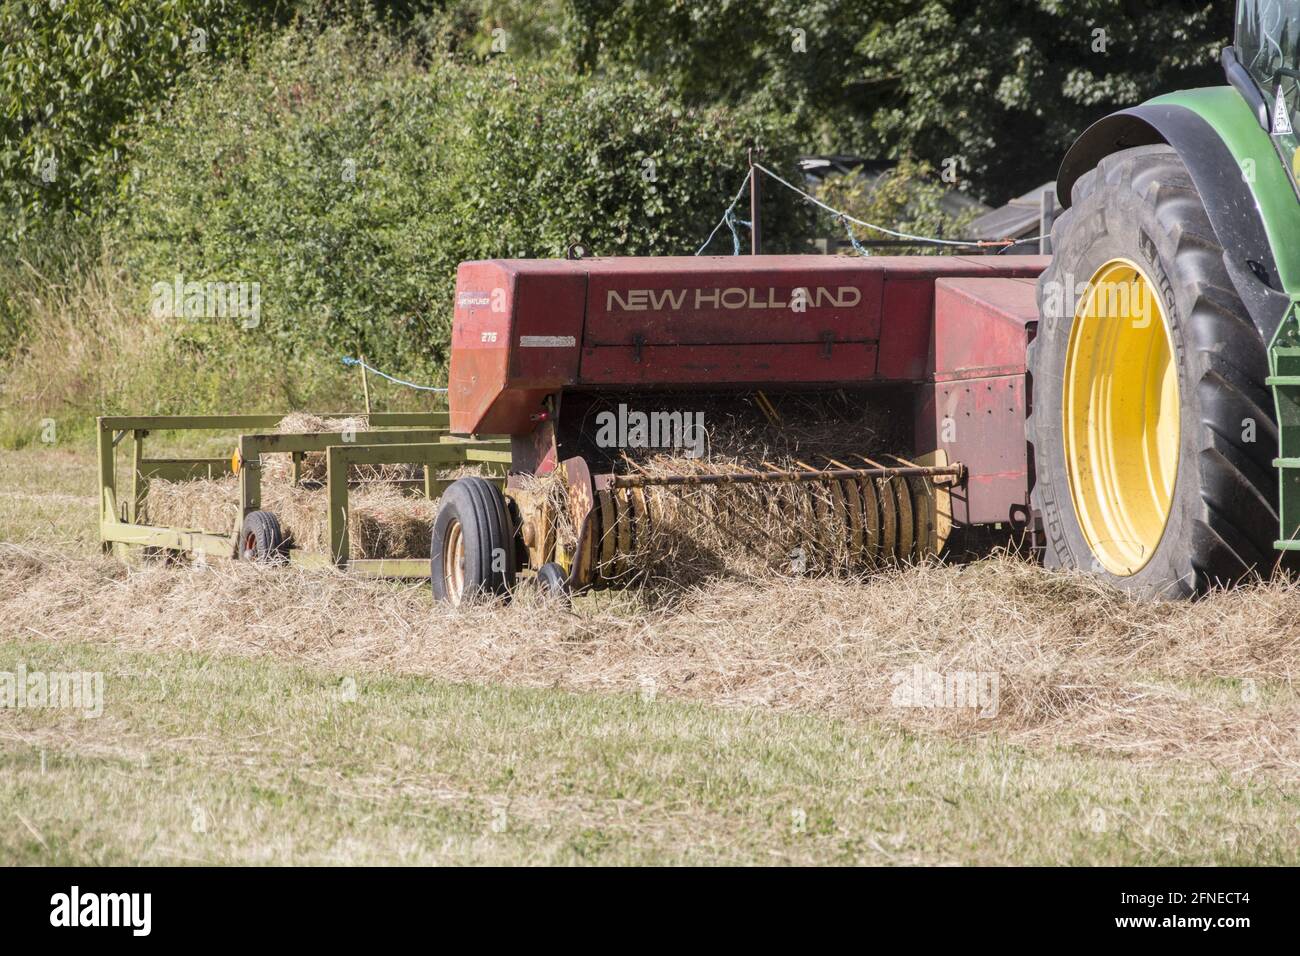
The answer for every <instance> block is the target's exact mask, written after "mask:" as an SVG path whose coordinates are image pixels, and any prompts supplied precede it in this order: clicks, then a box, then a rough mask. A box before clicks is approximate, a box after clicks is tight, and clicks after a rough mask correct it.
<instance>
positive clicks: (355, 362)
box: [342, 355, 447, 392]
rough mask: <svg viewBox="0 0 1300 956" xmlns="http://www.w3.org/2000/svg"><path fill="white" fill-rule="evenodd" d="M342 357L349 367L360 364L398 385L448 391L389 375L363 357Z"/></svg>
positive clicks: (424, 390) (421, 389) (426, 390)
mask: <svg viewBox="0 0 1300 956" xmlns="http://www.w3.org/2000/svg"><path fill="white" fill-rule="evenodd" d="M342 358H343V364H344V365H346V366H348V367H349V368H351V367H353V366H356V365H360V366H361V367H362V368H363V369H365V370H366V371H367V372H374V373H375V374H376V375H378V376H379V377H380V378H386V379H388V380H389V381H390V382H394V383H396V384H398V385H405V386H406V387H407V388H418V389H419V390H420V391H422V392H445V391H447V390H446V389H445V388H434V387H433V386H432V385H416V384H415V383H414V382H406V381H403V380H402V379H400V378H394V377H393V376H391V375H389V374H388V373H387V372H381V371H379V369H377V368H375V367H374V366H372V365H367V364H366V363H365V362H363V361H361V359H355V358H353V357H352V356H351V355H344V356H343V357H342Z"/></svg>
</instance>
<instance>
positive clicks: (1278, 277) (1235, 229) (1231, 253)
mask: <svg viewBox="0 0 1300 956" xmlns="http://www.w3.org/2000/svg"><path fill="white" fill-rule="evenodd" d="M1198 94H1211V95H1213V98H1211V99H1209V100H1208V101H1207V102H1206V103H1205V104H1204V105H1205V107H1206V108H1205V109H1201V108H1199V107H1200V106H1201V105H1202V104H1201V101H1199V100H1198V99H1197V96H1198ZM1219 94H1228V95H1229V96H1230V97H1231V98H1232V99H1234V100H1235V101H1236V103H1237V104H1240V109H1241V111H1242V112H1244V113H1245V116H1246V120H1247V122H1249V123H1250V124H1253V127H1254V131H1255V132H1256V133H1258V134H1259V135H1258V136H1251V135H1250V133H1249V132H1248V131H1246V130H1244V129H1243V128H1242V127H1241V124H1240V117H1236V116H1231V117H1229V118H1230V119H1231V120H1234V121H1236V128H1235V129H1234V130H1233V132H1234V133H1235V134H1236V138H1237V148H1236V150H1234V149H1233V148H1230V147H1229V144H1228V142H1226V141H1225V137H1224V135H1222V134H1221V132H1220V130H1219V128H1216V125H1214V124H1212V123H1211V122H1210V120H1209V119H1208V118H1207V116H1208V115H1214V114H1215V113H1216V112H1217V113H1223V112H1225V111H1227V112H1229V113H1231V112H1232V111H1233V106H1232V105H1231V104H1230V103H1228V102H1227V101H1225V100H1224V98H1223V97H1222V96H1221V95H1219ZM1167 100H1181V101H1182V102H1168V101H1167ZM1243 140H1244V141H1245V143H1246V146H1245V147H1244V148H1243V145H1242V141H1243ZM1158 143H1165V144H1167V145H1169V146H1171V147H1173V148H1174V149H1175V150H1176V151H1177V152H1178V155H1179V157H1180V158H1181V159H1182V160H1183V162H1184V164H1185V165H1186V166H1187V171H1188V173H1190V175H1191V177H1192V182H1193V183H1194V184H1195V185H1196V189H1197V191H1198V192H1199V193H1200V194H1201V198H1202V200H1203V201H1204V203H1205V208H1206V211H1207V212H1208V213H1209V217H1210V224H1211V226H1213V228H1214V232H1215V235H1216V236H1217V237H1218V240H1219V243H1220V244H1221V245H1222V246H1223V250H1224V253H1223V259H1224V264H1225V265H1226V266H1227V270H1228V276H1229V278H1230V279H1231V280H1232V283H1233V285H1234V286H1235V287H1236V290H1237V293H1238V295H1240V296H1241V299H1242V301H1243V302H1244V303H1245V305H1246V308H1247V310H1248V311H1249V313H1250V317H1251V321H1252V322H1253V323H1254V324H1255V327H1256V328H1257V329H1258V330H1259V333H1260V335H1261V336H1263V338H1264V341H1265V342H1266V343H1267V342H1269V341H1271V340H1272V338H1273V334H1274V332H1276V331H1277V327H1278V325H1279V323H1280V322H1281V321H1282V319H1283V318H1284V316H1285V315H1286V311H1287V309H1288V308H1289V306H1290V304H1291V295H1290V294H1288V293H1289V292H1295V293H1300V287H1296V286H1291V287H1290V288H1289V282H1288V280H1290V281H1291V282H1296V283H1298V284H1300V275H1296V276H1295V278H1292V276H1289V275H1285V274H1284V273H1283V272H1282V271H1280V270H1279V262H1278V259H1279V257H1278V256H1276V255H1274V245H1273V243H1272V242H1271V241H1270V235H1269V234H1270V228H1269V226H1270V225H1272V226H1273V230H1272V231H1273V234H1274V236H1277V235H1278V234H1279V232H1280V233H1282V234H1287V233H1288V232H1289V234H1290V235H1292V236H1296V235H1300V202H1297V201H1296V197H1295V193H1294V191H1293V190H1292V187H1291V182H1290V179H1289V177H1288V176H1287V174H1286V172H1285V170H1284V169H1283V167H1282V162H1281V160H1280V158H1279V157H1278V154H1277V152H1276V150H1274V149H1273V146H1272V143H1271V142H1270V141H1269V136H1268V134H1267V133H1265V132H1264V131H1263V130H1262V129H1260V127H1259V125H1258V121H1257V120H1256V119H1255V117H1254V115H1253V114H1251V112H1250V108H1249V107H1248V106H1247V105H1246V103H1245V101H1244V100H1242V99H1241V98H1240V96H1239V95H1238V94H1237V93H1236V91H1235V90H1232V89H1229V88H1223V89H1221V90H1220V89H1212V90H1194V91H1190V92H1184V93H1180V94H1173V95H1172V96H1170V97H1162V98H1161V99H1159V100H1153V101H1151V102H1148V103H1144V104H1142V105H1141V106H1135V107H1132V108H1131V109H1126V110H1122V111H1120V112H1118V113H1113V114H1111V115H1110V116H1107V117H1106V118H1105V119H1102V120H1100V121H1098V122H1096V123H1094V124H1093V125H1092V126H1090V127H1089V128H1088V129H1087V130H1086V131H1085V132H1084V133H1083V135H1082V136H1080V137H1079V138H1078V140H1076V141H1075V143H1074V145H1073V146H1071V147H1070V150H1069V151H1068V152H1067V153H1066V155H1065V159H1064V160H1063V161H1062V163H1061V169H1060V173H1059V175H1058V176H1057V187H1056V189H1057V196H1058V198H1059V199H1060V202H1061V205H1062V206H1063V207H1064V208H1069V206H1070V205H1071V192H1072V190H1073V188H1074V184H1075V182H1077V181H1078V179H1079V178H1080V177H1081V176H1083V175H1084V173H1086V172H1087V171H1088V170H1090V169H1092V168H1094V167H1095V166H1096V165H1097V164H1098V163H1099V162H1100V161H1101V160H1102V159H1103V158H1104V157H1105V156H1108V155H1110V154H1111V153H1115V152H1118V151H1120V150H1124V149H1131V148H1133V147H1135V146H1150V145H1154V144H1158ZM1248 161H1249V162H1248ZM1248 168H1250V169H1252V170H1253V172H1254V176H1253V179H1254V182H1250V181H1248V179H1249V178H1250V177H1248V176H1247V175H1246V172H1245V170H1246V169H1248ZM1280 188H1285V190H1286V197H1285V201H1281V200H1280V198H1279V197H1278V195H1277V191H1278V190H1279V189H1280ZM1261 189H1267V190H1269V191H1270V192H1271V199H1272V201H1271V202H1270V203H1269V208H1270V209H1271V210H1272V216H1273V218H1274V219H1275V220H1278V219H1284V220H1286V221H1285V222H1277V221H1275V222H1273V223H1269V222H1266V221H1265V220H1266V217H1265V214H1264V213H1263V212H1261V203H1260V197H1259V193H1260V190H1261ZM1286 252H1289V250H1286V251H1284V253H1283V255H1284V256H1285V255H1286ZM1287 265H1290V262H1289V261H1287V262H1284V263H1283V266H1284V267H1285V266H1287Z"/></svg>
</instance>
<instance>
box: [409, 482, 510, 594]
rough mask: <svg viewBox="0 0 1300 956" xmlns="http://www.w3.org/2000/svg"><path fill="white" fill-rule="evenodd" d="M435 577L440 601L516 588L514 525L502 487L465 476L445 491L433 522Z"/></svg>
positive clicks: (432, 570)
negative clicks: (511, 521)
mask: <svg viewBox="0 0 1300 956" xmlns="http://www.w3.org/2000/svg"><path fill="white" fill-rule="evenodd" d="M429 555H430V559H429V564H430V567H429V578H430V581H431V583H432V585H433V595H434V597H436V598H438V600H440V601H447V602H449V603H451V604H461V603H465V602H468V601H473V600H476V599H478V598H483V597H496V596H503V595H506V594H508V593H509V592H510V589H511V588H513V587H514V586H515V553H514V529H513V527H512V525H511V523H510V517H509V513H508V511H507V509H506V501H505V497H504V496H503V495H502V494H501V489H500V488H498V487H497V486H496V485H494V484H492V483H491V482H490V481H485V480H484V479H482V478H477V477H471V478H459V479H457V480H456V481H454V482H452V483H451V485H450V486H449V487H448V488H447V490H446V492H444V493H443V496H442V501H441V503H440V505H439V507H438V516H437V517H436V518H435V519H434V522H433V537H432V541H431V542H430V547H429Z"/></svg>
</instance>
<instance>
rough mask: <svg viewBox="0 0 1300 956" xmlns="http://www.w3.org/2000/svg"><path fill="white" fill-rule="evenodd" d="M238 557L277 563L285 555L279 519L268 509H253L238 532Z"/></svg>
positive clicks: (246, 559)
mask: <svg viewBox="0 0 1300 956" xmlns="http://www.w3.org/2000/svg"><path fill="white" fill-rule="evenodd" d="M239 557H240V560H243V561H255V562H257V563H258V564H279V563H280V562H282V561H284V560H285V558H286V557H287V553H286V548H285V540H284V532H283V531H281V530H280V520H279V519H278V518H277V517H276V516H275V515H273V514H272V513H271V512H269V511H253V512H250V513H249V514H248V516H247V517H245V518H244V524H243V527H242V528H241V529H240V533H239Z"/></svg>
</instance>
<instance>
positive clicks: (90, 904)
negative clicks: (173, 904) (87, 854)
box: [50, 886, 153, 936]
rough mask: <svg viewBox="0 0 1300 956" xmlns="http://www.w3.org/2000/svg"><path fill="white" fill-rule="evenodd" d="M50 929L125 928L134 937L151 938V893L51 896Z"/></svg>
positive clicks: (75, 892)
mask: <svg viewBox="0 0 1300 956" xmlns="http://www.w3.org/2000/svg"><path fill="white" fill-rule="evenodd" d="M50 907H51V909H50V925H51V926H69V927H71V926H126V927H130V929H131V934H132V935H133V936H148V935H149V931H150V929H151V928H152V925H153V917H152V910H153V894H152V893H82V892H81V888H80V887H77V886H74V887H73V888H72V891H71V892H69V893H55V894H54V895H53V896H51V897H50Z"/></svg>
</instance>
